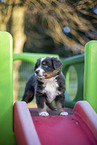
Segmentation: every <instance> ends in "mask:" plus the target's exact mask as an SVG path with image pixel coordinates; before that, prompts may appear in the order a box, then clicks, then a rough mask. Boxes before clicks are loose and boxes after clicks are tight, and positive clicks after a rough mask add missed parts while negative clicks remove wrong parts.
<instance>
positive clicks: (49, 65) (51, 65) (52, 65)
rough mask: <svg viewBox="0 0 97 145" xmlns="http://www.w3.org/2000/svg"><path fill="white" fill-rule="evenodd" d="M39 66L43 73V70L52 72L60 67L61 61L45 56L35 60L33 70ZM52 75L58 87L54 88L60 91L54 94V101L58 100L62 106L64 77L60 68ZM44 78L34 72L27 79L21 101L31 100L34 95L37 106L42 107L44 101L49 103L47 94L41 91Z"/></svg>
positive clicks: (63, 100)
mask: <svg viewBox="0 0 97 145" xmlns="http://www.w3.org/2000/svg"><path fill="white" fill-rule="evenodd" d="M40 67H41V68H42V69H43V70H44V73H45V72H46V73H49V72H53V71H54V70H57V69H58V68H59V67H62V63H61V61H59V60H58V59H57V58H50V57H46V58H45V59H44V60H43V61H42V59H38V60H37V62H36V64H35V66H34V70H35V71H36V70H37V68H40ZM54 77H55V81H56V82H57V84H58V88H56V90H58V91H59V92H60V94H59V95H58V94H57V95H56V97H55V102H60V104H61V106H62V107H64V102H65V95H64V94H65V78H64V75H63V74H62V72H61V70H59V72H57V73H56V75H55V76H54ZM45 79H46V78H44V76H43V78H42V77H40V76H38V75H36V74H33V75H32V76H31V77H30V78H29V80H28V81H27V84H26V87H25V92H24V95H23V98H22V101H25V102H26V103H28V102H30V101H31V100H33V98H34V96H35V97H36V103H37V106H38V108H44V103H46V104H50V103H51V102H49V101H48V100H47V94H46V93H44V92H43V91H44V80H45ZM51 109H53V108H51Z"/></svg>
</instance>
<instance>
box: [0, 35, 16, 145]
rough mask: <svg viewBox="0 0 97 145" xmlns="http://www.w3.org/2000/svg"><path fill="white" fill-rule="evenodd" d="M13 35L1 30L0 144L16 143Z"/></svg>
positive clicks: (10, 144)
mask: <svg viewBox="0 0 97 145" xmlns="http://www.w3.org/2000/svg"><path fill="white" fill-rule="evenodd" d="M12 69H13V58H12V37H11V35H10V34H9V33H7V32H0V145H15V144H16V140H15V135H14V132H13V77H12V76H13V71H12Z"/></svg>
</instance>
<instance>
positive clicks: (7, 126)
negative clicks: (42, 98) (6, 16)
mask: <svg viewBox="0 0 97 145" xmlns="http://www.w3.org/2000/svg"><path fill="white" fill-rule="evenodd" d="M96 54H97V41H90V42H89V43H87V44H86V49H85V56H84V55H81V56H77V57H72V58H68V59H63V60H62V62H63V73H64V75H65V76H66V77H67V73H68V68H69V67H70V65H73V66H74V67H75V69H76V71H77V75H78V89H77V94H76V96H75V99H74V100H70V98H69V95H68V93H66V105H65V106H68V107H69V108H65V109H67V110H66V111H68V112H69V115H68V116H57V115H56V112H55V111H54V112H52V111H50V110H48V111H49V113H50V116H49V117H45V118H44V117H39V116H38V115H37V109H34V108H32V109H28V106H27V104H26V103H25V102H21V101H17V102H16V103H15V104H14V107H13V80H12V75H13V71H12V70H13V60H18V59H20V60H24V61H28V62H30V63H33V64H34V63H35V62H36V60H37V58H39V57H43V56H47V55H48V54H41V55H40V54H36V55H35V54H28V53H23V54H13V52H12V36H11V35H10V34H9V33H7V32H0V144H1V145H3V144H4V145H11V144H12V145H15V144H18V145H38V144H42V145H45V144H46V145H49V144H50V145H51V144H56V145H59V144H60V145H63V144H66V145H71V144H72V145H76V144H79V145H83V144H85V145H97V114H96V113H97V105H96V104H97V75H96V74H97V58H96ZM55 56H56V55H55ZM57 57H58V56H57ZM84 58H85V59H84ZM84 64H85V65H84ZM83 68H84V69H83ZM84 72H85V73H84ZM83 78H84V79H83ZM66 79H68V78H66ZM83 80H84V82H83ZM83 84H84V96H83ZM78 100H86V101H78ZM87 101H88V102H89V103H90V104H89V103H88V102H87ZM76 102H77V103H76ZM73 106H74V108H73V112H72V109H70V108H71V107H73ZM91 106H92V107H93V108H92V107H91ZM94 110H95V111H94Z"/></svg>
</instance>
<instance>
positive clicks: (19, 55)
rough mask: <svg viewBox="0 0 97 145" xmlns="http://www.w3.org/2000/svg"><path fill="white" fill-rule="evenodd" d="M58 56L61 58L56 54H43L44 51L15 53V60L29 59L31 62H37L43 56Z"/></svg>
mask: <svg viewBox="0 0 97 145" xmlns="http://www.w3.org/2000/svg"><path fill="white" fill-rule="evenodd" d="M46 56H50V57H57V58H59V56H58V55H56V54H43V53H13V60H14V61H15V60H23V61H27V62H29V63H32V64H35V63H36V61H37V59H38V58H41V57H46Z"/></svg>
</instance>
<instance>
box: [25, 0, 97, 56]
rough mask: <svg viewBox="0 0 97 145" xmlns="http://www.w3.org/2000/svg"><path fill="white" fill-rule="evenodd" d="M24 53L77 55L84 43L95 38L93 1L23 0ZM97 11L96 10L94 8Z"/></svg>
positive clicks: (96, 26) (96, 23)
mask: <svg viewBox="0 0 97 145" xmlns="http://www.w3.org/2000/svg"><path fill="white" fill-rule="evenodd" d="M24 1H26V2H27V4H28V8H27V10H26V12H25V34H26V36H27V41H26V44H25V49H26V50H25V49H24V51H30V52H51V53H58V54H60V56H63V57H64V56H65V53H66V50H67V51H68V50H69V53H68V54H69V55H70V54H71V55H72V54H78V53H81V51H80V50H83V49H84V45H85V43H86V42H87V41H89V40H92V39H97V13H95V12H94V10H93V9H94V8H95V6H97V1H96V0H53V1H51V0H48V1H45V0H24ZM96 9H97V7H96Z"/></svg>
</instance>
